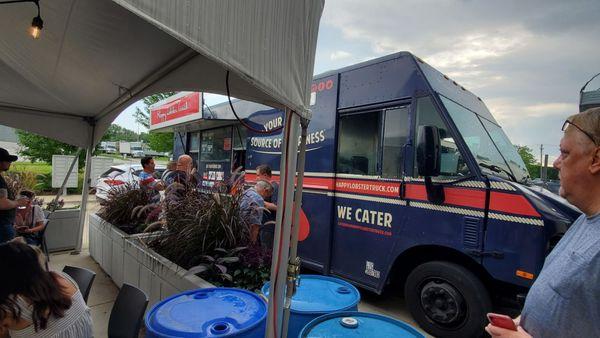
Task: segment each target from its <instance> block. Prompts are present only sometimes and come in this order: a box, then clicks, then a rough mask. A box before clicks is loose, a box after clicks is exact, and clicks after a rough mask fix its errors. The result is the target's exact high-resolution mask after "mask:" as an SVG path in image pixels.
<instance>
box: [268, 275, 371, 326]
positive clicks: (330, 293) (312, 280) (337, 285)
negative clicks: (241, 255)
mask: <svg viewBox="0 0 600 338" xmlns="http://www.w3.org/2000/svg"><path fill="white" fill-rule="evenodd" d="M262 293H263V294H264V295H265V296H267V297H268V295H269V282H267V283H265V285H264V286H263V288H262ZM359 301H360V293H359V292H358V290H357V289H356V288H355V287H354V286H353V285H352V284H350V283H348V282H346V281H343V280H341V279H338V278H333V277H326V276H319V275H300V286H299V287H298V290H297V291H296V294H295V295H294V297H292V306H291V309H290V321H289V325H288V337H297V336H298V334H299V333H300V330H302V328H303V327H304V326H305V325H306V324H308V323H309V322H310V321H311V320H313V319H315V318H317V317H319V316H321V315H324V314H327V313H330V312H335V311H356V310H358V302H359Z"/></svg>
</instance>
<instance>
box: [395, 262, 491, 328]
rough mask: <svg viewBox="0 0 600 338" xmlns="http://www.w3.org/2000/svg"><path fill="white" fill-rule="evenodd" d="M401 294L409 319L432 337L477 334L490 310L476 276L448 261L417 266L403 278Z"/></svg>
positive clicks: (486, 297)
mask: <svg viewBox="0 0 600 338" xmlns="http://www.w3.org/2000/svg"><path fill="white" fill-rule="evenodd" d="M404 296H405V299H406V304H407V306H408V308H409V310H410V312H411V314H412V316H413V318H414V319H415V320H416V321H417V323H419V325H420V326H421V327H422V328H423V329H424V330H425V331H427V332H429V333H430V334H432V335H434V336H436V337H479V336H480V335H481V334H482V332H483V329H484V327H485V325H487V319H486V313H488V312H490V311H491V309H492V304H491V300H490V296H489V294H488V291H487V289H486V288H485V286H484V285H483V283H481V281H480V280H479V278H477V277H476V276H475V275H474V274H473V273H472V272H471V271H469V270H467V269H466V268H464V267H462V266H460V265H458V264H455V263H450V262H442V261H434V262H427V263H424V264H421V265H419V266H417V267H416V268H415V269H414V270H413V271H412V272H411V273H410V275H409V276H408V278H407V280H406V284H405V285H404Z"/></svg>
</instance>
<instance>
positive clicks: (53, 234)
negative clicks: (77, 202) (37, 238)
mask: <svg viewBox="0 0 600 338" xmlns="http://www.w3.org/2000/svg"><path fill="white" fill-rule="evenodd" d="M79 214H80V209H66V210H56V211H54V212H52V213H50V214H49V215H48V228H47V229H46V233H45V236H46V244H47V245H48V251H50V252H54V251H62V250H72V249H75V246H76V245H77V234H78V233H79V229H78V228H79Z"/></svg>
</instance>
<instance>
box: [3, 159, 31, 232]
mask: <svg viewBox="0 0 600 338" xmlns="http://www.w3.org/2000/svg"><path fill="white" fill-rule="evenodd" d="M16 160H17V156H15V155H11V154H9V153H8V151H7V150H6V149H4V148H0V244H2V243H4V242H8V241H10V240H11V239H13V238H14V237H15V230H14V228H13V224H14V222H15V209H16V208H17V207H18V206H24V205H26V204H27V199H26V198H21V199H17V200H15V195H14V193H13V192H12V190H11V189H8V185H7V184H6V181H5V180H4V177H2V172H4V171H7V170H8V169H10V165H11V163H12V162H14V161H16Z"/></svg>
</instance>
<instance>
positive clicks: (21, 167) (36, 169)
mask: <svg viewBox="0 0 600 338" xmlns="http://www.w3.org/2000/svg"><path fill="white" fill-rule="evenodd" d="M9 171H12V172H19V173H23V172H31V173H34V174H35V175H38V177H37V181H38V184H39V185H38V186H37V187H36V189H35V190H36V192H37V193H44V192H53V191H55V190H56V189H53V188H52V187H51V183H52V164H50V163H46V162H35V163H31V162H14V163H12V164H11V166H10V170H9ZM83 174H84V172H83V170H79V172H78V175H77V176H78V177H77V181H78V184H77V185H78V187H77V188H68V190H67V191H68V192H69V193H81V189H82V187H83ZM39 175H43V176H39Z"/></svg>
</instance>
